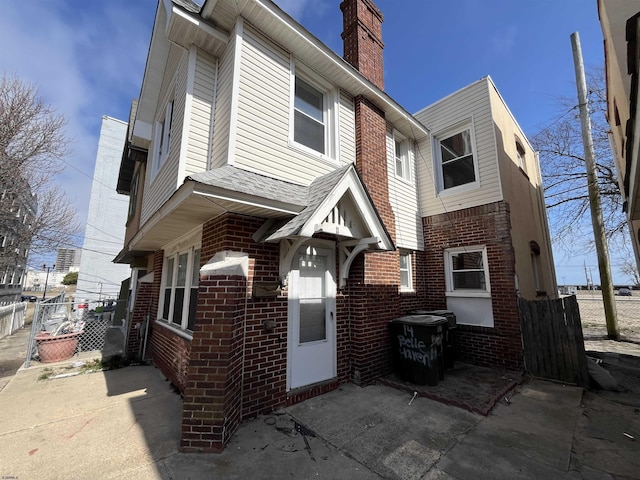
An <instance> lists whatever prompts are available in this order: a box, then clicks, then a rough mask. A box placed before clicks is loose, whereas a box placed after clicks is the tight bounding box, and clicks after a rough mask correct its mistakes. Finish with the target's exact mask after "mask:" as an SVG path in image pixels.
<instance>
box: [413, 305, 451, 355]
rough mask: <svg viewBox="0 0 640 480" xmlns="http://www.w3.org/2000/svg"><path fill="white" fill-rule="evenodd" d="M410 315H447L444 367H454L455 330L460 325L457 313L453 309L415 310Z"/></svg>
mask: <svg viewBox="0 0 640 480" xmlns="http://www.w3.org/2000/svg"><path fill="white" fill-rule="evenodd" d="M409 315H435V316H437V317H445V318H446V319H447V330H446V332H445V336H444V341H443V351H444V368H453V365H454V362H455V360H456V347H455V339H454V336H455V330H456V328H457V326H458V324H457V323H456V314H455V313H453V312H452V311H451V310H414V311H413V312H409Z"/></svg>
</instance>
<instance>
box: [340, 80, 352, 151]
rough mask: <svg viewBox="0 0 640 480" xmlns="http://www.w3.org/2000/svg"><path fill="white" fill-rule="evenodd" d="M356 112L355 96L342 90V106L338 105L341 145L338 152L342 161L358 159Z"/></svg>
mask: <svg viewBox="0 0 640 480" xmlns="http://www.w3.org/2000/svg"><path fill="white" fill-rule="evenodd" d="M355 124H356V112H355V110H354V109H353V97H351V96H350V95H348V94H347V93H346V92H344V91H340V106H339V107H338V130H339V132H338V133H339V135H340V139H339V142H340V143H339V145H338V154H339V156H340V161H341V163H354V162H355V161H356V132H355Z"/></svg>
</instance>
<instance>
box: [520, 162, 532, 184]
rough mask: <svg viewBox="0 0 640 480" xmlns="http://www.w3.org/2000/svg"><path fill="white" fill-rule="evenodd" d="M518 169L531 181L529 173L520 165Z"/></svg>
mask: <svg viewBox="0 0 640 480" xmlns="http://www.w3.org/2000/svg"><path fill="white" fill-rule="evenodd" d="M518 169H519V170H520V173H522V175H524V176H525V178H526V179H527V180H529V181H531V179H530V178H529V175H527V172H525V171H524V168H522V167H521V166H520V165H518Z"/></svg>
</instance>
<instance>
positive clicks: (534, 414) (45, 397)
mask: <svg viewBox="0 0 640 480" xmlns="http://www.w3.org/2000/svg"><path fill="white" fill-rule="evenodd" d="M610 355H614V356H611V357H608V359H607V360H606V361H605V362H610V363H612V362H613V363H616V362H617V364H618V366H619V368H620V369H623V367H624V368H625V370H624V371H625V372H626V375H627V377H625V378H628V379H631V380H633V381H631V380H629V382H630V383H626V384H627V385H636V383H637V384H638V385H640V382H636V383H634V382H635V380H637V379H638V378H637V376H638V372H640V369H639V368H638V367H639V366H640V364H639V363H638V361H639V360H640V357H634V356H624V357H623V356H620V354H618V353H612V354H610ZM615 355H618V356H617V357H615ZM44 368H45V367H31V368H29V369H22V370H20V371H19V372H18V373H17V374H16V375H15V377H13V379H11V381H10V382H9V383H8V385H7V386H6V387H5V388H4V389H3V390H2V391H0V412H2V413H1V415H2V416H1V418H2V421H1V422H0V476H4V477H17V478H20V479H29V478H38V479H84V478H101V479H109V478H123V477H124V478H128V479H134V480H135V479H141V480H142V479H167V480H168V479H182V478H185V479H186V478H189V479H192V480H198V479H210V478H224V479H246V478H256V479H271V478H273V479H282V478H302V479H306V478H332V479H380V478H384V479H402V480H405V479H407V480H408V479H419V480H428V479H458V480H462V479H538V478H549V479H555V478H558V479H564V478H566V479H576V480H577V479H582V478H585V479H612V478H629V479H631V478H638V477H639V474H638V472H640V448H639V447H640V414H639V413H638V412H640V410H639V409H638V407H637V406H633V405H629V404H627V403H629V402H632V403H633V401H637V399H638V398H640V397H639V396H638V395H639V394H640V392H638V391H635V390H632V391H629V392H623V393H621V394H618V393H616V392H602V393H597V392H592V391H588V392H586V393H584V395H583V390H582V389H581V388H578V387H570V386H563V385H560V384H556V383H551V382H545V381H541V380H527V381H525V383H524V384H522V385H520V386H518V387H516V389H515V390H514V391H511V392H509V393H508V394H507V395H506V396H507V398H508V401H507V400H505V399H504V398H503V399H502V400H501V401H500V402H499V403H498V405H497V406H496V408H495V409H494V410H493V411H492V412H491V414H490V415H489V416H487V417H484V416H482V415H478V414H476V413H472V412H469V411H465V410H463V409H460V408H456V407H453V406H448V405H445V404H442V403H439V402H436V401H433V400H430V399H428V398H424V397H420V396H418V397H416V398H413V394H411V393H410V392H405V391H402V390H398V389H395V388H391V387H388V386H385V385H381V384H378V385H371V386H368V387H365V388H360V387H357V386H355V385H352V384H347V385H344V386H342V387H341V388H340V389H338V390H336V391H333V392H330V393H328V394H325V395H322V396H319V397H315V398H312V399H310V400H307V401H305V402H302V403H300V404H297V405H294V406H292V407H288V408H286V409H283V410H281V411H279V412H276V413H273V414H271V415H265V416H262V417H259V418H257V419H255V420H252V421H250V422H247V423H245V424H243V425H242V426H241V428H240V429H239V430H238V431H237V432H236V433H235V434H234V436H233V437H232V439H231V440H230V442H229V444H228V446H227V448H226V449H225V451H224V452H223V453H222V454H219V455H215V454H182V453H179V452H178V442H179V436H180V419H181V413H182V403H181V399H180V397H179V396H178V395H177V394H175V393H174V391H173V390H172V389H171V387H170V385H169V383H168V382H167V381H166V380H165V379H164V378H163V377H162V376H161V374H160V373H159V371H158V370H157V369H155V368H154V367H150V366H132V367H126V368H123V369H119V370H112V371H105V372H98V373H88V374H83V375H77V376H70V377H65V378H57V379H49V380H39V377H41V376H42V374H43V373H44V372H45V370H44ZM612 373H614V374H616V372H615V371H613V372H612ZM625 382H627V380H625ZM633 388H636V387H635V386H633ZM412 398H413V400H412ZM625 402H627V403H625ZM625 434H626V435H628V436H626V435H625ZM613 475H615V476H616V477H614V476H613Z"/></svg>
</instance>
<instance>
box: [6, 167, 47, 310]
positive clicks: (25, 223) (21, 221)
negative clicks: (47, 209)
mask: <svg viewBox="0 0 640 480" xmlns="http://www.w3.org/2000/svg"><path fill="white" fill-rule="evenodd" d="M12 182H13V184H12V185H6V184H3V183H2V181H1V179H0V305H5V304H9V303H13V302H16V301H19V300H20V295H21V293H22V283H23V280H24V273H25V271H26V270H27V268H26V266H27V257H28V254H29V247H30V246H31V234H30V233H29V230H30V229H31V225H32V223H33V221H34V220H35V216H36V211H37V208H38V201H37V198H36V196H35V195H33V194H32V193H31V188H30V187H29V185H27V184H26V182H25V183H24V185H22V186H17V185H16V184H17V183H18V182H17V181H16V179H12Z"/></svg>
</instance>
